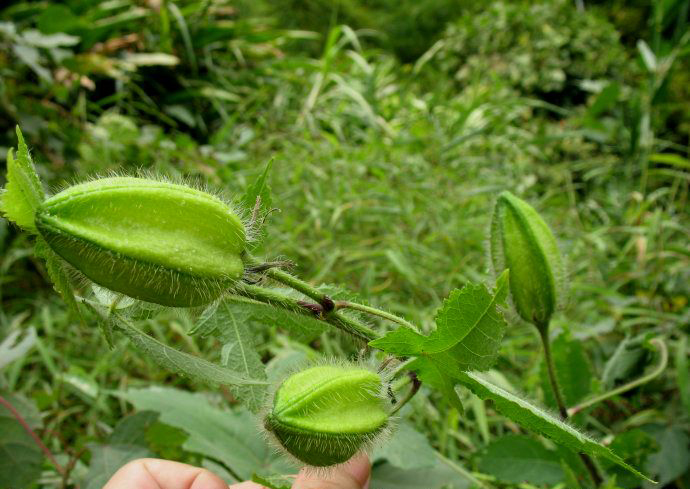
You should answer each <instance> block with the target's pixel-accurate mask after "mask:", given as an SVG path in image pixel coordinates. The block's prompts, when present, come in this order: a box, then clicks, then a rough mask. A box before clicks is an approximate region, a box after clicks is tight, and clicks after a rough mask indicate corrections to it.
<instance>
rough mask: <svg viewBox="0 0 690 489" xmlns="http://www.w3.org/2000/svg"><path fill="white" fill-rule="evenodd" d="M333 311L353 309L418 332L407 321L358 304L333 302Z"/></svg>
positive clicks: (415, 327)
mask: <svg viewBox="0 0 690 489" xmlns="http://www.w3.org/2000/svg"><path fill="white" fill-rule="evenodd" d="M335 309H336V311H337V310H339V309H353V310H355V311H360V312H365V313H367V314H371V315H372V316H378V317H380V318H383V319H387V320H388V321H391V322H394V323H397V324H399V325H401V326H404V327H406V328H409V329H411V330H412V331H417V332H419V329H418V328H417V326H415V325H414V324H412V323H411V322H409V321H407V320H406V319H404V318H401V317H400V316H396V315H395V314H391V313H390V312H386V311H382V310H381V309H377V308H375V307H371V306H366V305H364V304H359V303H357V302H352V301H335Z"/></svg>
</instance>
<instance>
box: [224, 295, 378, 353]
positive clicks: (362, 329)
mask: <svg viewBox="0 0 690 489" xmlns="http://www.w3.org/2000/svg"><path fill="white" fill-rule="evenodd" d="M236 292H237V293H239V294H240V295H243V296H245V297H248V298H250V299H254V300H256V301H259V302H263V303H264V304H269V305H272V306H277V307H281V308H283V309H287V310H289V311H292V312H296V313H299V314H304V315H309V316H311V317H313V318H315V319H319V320H321V321H324V322H326V323H328V324H330V325H332V326H335V327H336V328H338V329H341V330H343V331H345V332H347V333H350V334H352V335H354V336H356V337H358V338H360V339H361V340H364V341H366V342H369V341H372V340H375V339H377V338H379V337H380V336H381V335H379V334H378V333H377V332H376V331H374V330H373V329H371V328H369V327H368V326H367V325H366V324H364V323H362V322H361V321H357V320H356V319H354V318H351V317H348V316H345V315H343V314H341V313H338V312H331V313H330V314H325V313H323V312H322V311H321V310H319V308H318V307H316V306H320V304H310V303H307V302H305V301H300V300H297V299H293V298H292V297H287V296H285V295H282V294H278V293H276V292H273V291H272V290H270V289H267V288H264V287H259V286H256V285H247V284H243V285H241V286H238V287H237V288H236Z"/></svg>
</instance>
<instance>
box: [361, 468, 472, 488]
mask: <svg viewBox="0 0 690 489" xmlns="http://www.w3.org/2000/svg"><path fill="white" fill-rule="evenodd" d="M369 487H370V488H371V489H421V488H423V489H470V488H471V487H476V485H475V484H474V483H473V481H472V480H471V479H470V478H469V477H464V476H462V475H460V474H458V473H457V472H456V471H454V470H453V469H451V468H450V467H449V466H447V465H444V464H437V465H436V466H435V467H432V468H428V469H410V470H403V469H399V468H397V467H394V466H393V465H391V464H388V463H383V464H379V465H377V466H375V467H374V468H373V470H372V473H371V483H370V484H369Z"/></svg>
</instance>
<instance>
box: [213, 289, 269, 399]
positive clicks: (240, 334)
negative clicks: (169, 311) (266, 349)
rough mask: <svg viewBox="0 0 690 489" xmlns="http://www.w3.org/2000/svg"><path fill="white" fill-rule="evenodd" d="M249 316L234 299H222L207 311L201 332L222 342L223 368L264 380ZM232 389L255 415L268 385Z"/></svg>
mask: <svg viewBox="0 0 690 489" xmlns="http://www.w3.org/2000/svg"><path fill="white" fill-rule="evenodd" d="M248 316H249V315H248V314H247V313H246V310H243V309H242V308H236V307H233V302H232V301H231V300H229V299H228V300H226V299H223V300H221V301H219V302H216V303H214V304H212V305H211V306H209V307H208V308H206V310H205V311H204V312H203V313H202V315H201V317H200V318H199V324H200V326H199V329H202V330H203V331H205V332H206V334H204V335H203V336H208V335H209V334H213V336H215V337H216V338H218V339H219V340H220V341H221V342H222V343H223V348H222V351H221V356H222V360H221V363H222V364H223V365H225V366H226V367H228V368H230V369H231V370H234V371H236V372H241V373H242V374H243V375H246V376H247V377H251V378H255V379H261V380H265V379H266V369H265V368H264V365H263V363H261V358H259V354H258V353H257V352H256V346H255V345H254V337H253V335H252V333H251V332H250V330H249V324H250V322H249V317H248ZM231 389H232V392H233V394H234V395H235V396H236V397H237V398H238V399H239V400H240V401H242V403H243V404H244V405H245V406H246V407H247V408H248V409H249V410H250V411H252V412H254V413H256V412H259V410H260V409H261V408H262V406H263V403H264V397H265V395H266V386H265V385H247V386H233V387H231Z"/></svg>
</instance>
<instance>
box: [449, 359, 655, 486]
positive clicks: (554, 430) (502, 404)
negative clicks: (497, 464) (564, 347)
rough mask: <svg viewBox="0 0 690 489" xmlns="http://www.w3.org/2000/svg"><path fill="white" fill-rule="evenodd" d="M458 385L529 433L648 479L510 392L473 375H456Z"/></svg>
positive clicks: (591, 440)
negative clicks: (596, 457) (601, 459)
mask: <svg viewBox="0 0 690 489" xmlns="http://www.w3.org/2000/svg"><path fill="white" fill-rule="evenodd" d="M458 379H459V381H460V383H461V384H463V385H464V386H466V387H467V388H468V389H470V390H471V391H472V392H474V393H475V394H476V395H477V396H479V397H480V398H482V399H484V400H491V401H493V403H494V406H495V407H496V409H498V410H499V411H500V412H501V413H502V414H503V415H505V416H507V417H508V418H510V419H511V420H513V421H515V422H516V423H518V424H520V425H521V426H523V427H524V428H527V429H530V430H532V431H535V432H537V433H540V434H542V435H544V436H547V437H549V438H551V439H552V440H554V441H555V442H556V443H559V444H561V445H564V446H566V447H568V448H570V449H571V450H574V451H576V452H581V453H586V454H589V455H594V456H598V457H602V458H605V459H607V460H610V461H611V462H614V463H615V464H617V465H619V466H621V467H623V468H625V469H627V470H629V471H630V472H632V473H633V474H635V475H636V476H638V477H640V478H642V479H645V480H648V481H650V482H653V481H651V479H649V478H648V477H647V476H645V475H644V474H642V473H641V472H639V471H638V470H636V469H635V468H634V467H631V466H630V465H628V464H627V463H625V461H623V459H621V458H620V457H619V456H618V455H616V454H615V453H613V452H612V451H611V450H609V449H608V448H606V447H605V446H603V445H601V444H599V443H597V442H596V441H595V440H593V439H592V438H590V437H588V436H587V435H584V434H582V433H580V432H579V431H577V430H576V429H575V428H573V427H572V426H570V425H568V424H566V423H564V422H563V421H560V420H559V419H557V418H555V417H553V416H552V415H550V414H549V413H547V412H546V411H544V410H543V409H541V408H539V407H537V406H534V405H532V404H530V403H529V402H527V401H525V400H524V399H521V398H520V397H517V396H516V395H514V394H511V393H510V392H508V391H506V390H503V389H501V388H500V387H498V386H496V385H494V384H492V383H491V382H488V381H487V380H485V379H484V378H483V377H482V376H481V375H479V374H478V373H476V372H461V373H460V374H459V375H458Z"/></svg>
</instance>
